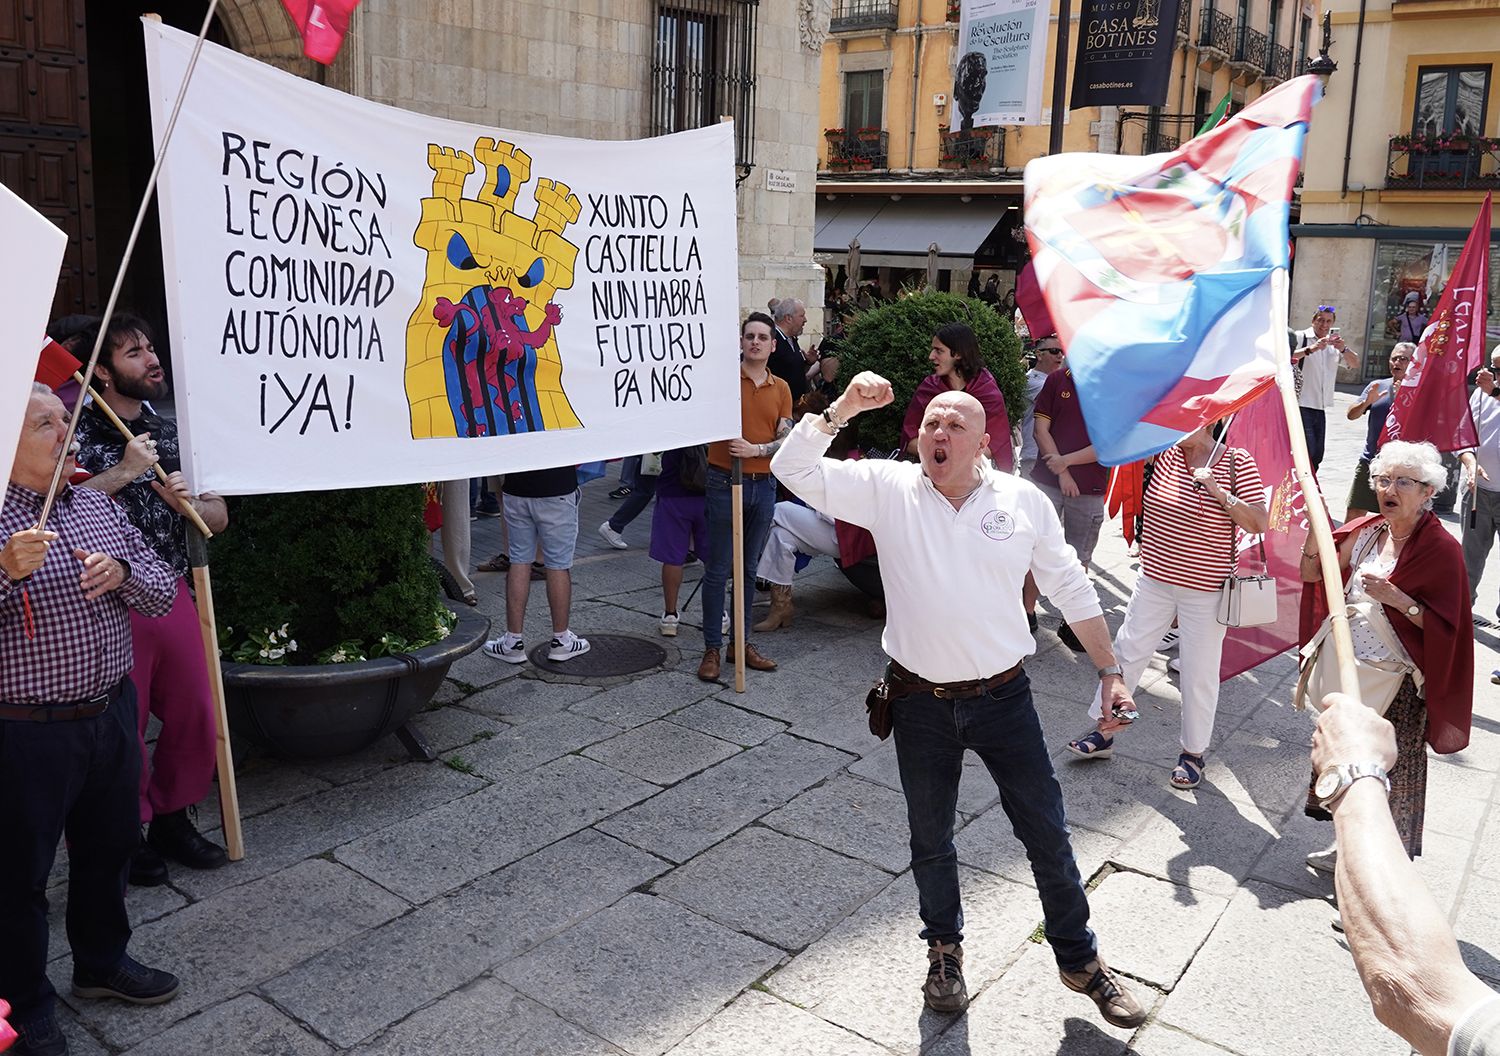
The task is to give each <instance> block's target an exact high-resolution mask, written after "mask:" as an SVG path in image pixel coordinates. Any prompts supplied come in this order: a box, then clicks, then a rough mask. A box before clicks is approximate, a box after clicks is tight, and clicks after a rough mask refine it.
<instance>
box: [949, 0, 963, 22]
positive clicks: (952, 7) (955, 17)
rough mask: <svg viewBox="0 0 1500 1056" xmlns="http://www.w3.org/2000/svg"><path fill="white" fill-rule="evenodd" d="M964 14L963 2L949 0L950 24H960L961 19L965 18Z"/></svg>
mask: <svg viewBox="0 0 1500 1056" xmlns="http://www.w3.org/2000/svg"><path fill="white" fill-rule="evenodd" d="M963 14H964V5H963V0H948V21H949V22H958V21H959V20H960V19H961V18H963Z"/></svg>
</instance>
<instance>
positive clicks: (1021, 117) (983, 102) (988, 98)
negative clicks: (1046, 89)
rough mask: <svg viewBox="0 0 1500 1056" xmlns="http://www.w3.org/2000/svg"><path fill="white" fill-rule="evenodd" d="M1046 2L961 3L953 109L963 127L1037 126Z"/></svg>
mask: <svg viewBox="0 0 1500 1056" xmlns="http://www.w3.org/2000/svg"><path fill="white" fill-rule="evenodd" d="M1051 25H1052V14H1051V5H1050V3H1049V2H1048V0H963V15H962V18H961V21H960V24H959V31H958V40H959V47H958V65H957V68H956V72H955V75H954V82H953V102H954V108H955V110H956V111H957V112H958V113H959V115H960V120H961V122H962V124H963V126H965V127H967V126H968V125H969V123H970V121H969V120H967V119H966V118H967V115H969V114H972V115H973V116H972V124H973V125H976V126H981V127H982V126H986V125H1035V124H1040V123H1041V121H1042V78H1043V75H1044V74H1045V73H1046V66H1047V36H1048V31H1049V30H1050V29H1051Z"/></svg>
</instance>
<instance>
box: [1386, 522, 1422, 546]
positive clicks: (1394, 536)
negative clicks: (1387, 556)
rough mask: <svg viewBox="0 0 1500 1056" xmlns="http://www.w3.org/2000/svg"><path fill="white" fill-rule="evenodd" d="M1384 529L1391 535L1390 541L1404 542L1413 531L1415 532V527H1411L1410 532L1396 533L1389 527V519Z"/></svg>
mask: <svg viewBox="0 0 1500 1056" xmlns="http://www.w3.org/2000/svg"><path fill="white" fill-rule="evenodd" d="M1385 530H1386V531H1387V532H1389V533H1390V535H1391V542H1393V543H1404V542H1406V541H1407V540H1408V539H1410V538H1411V537H1412V535H1413V533H1415V532H1416V529H1415V528H1413V529H1412V530H1411V531H1410V532H1407V533H1406V534H1405V535H1397V534H1396V530H1395V529H1394V528H1392V527H1391V525H1390V522H1389V521H1387V522H1386V525H1385Z"/></svg>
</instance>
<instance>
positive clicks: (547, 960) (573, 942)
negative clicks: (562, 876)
mask: <svg viewBox="0 0 1500 1056" xmlns="http://www.w3.org/2000/svg"><path fill="white" fill-rule="evenodd" d="M781 957H782V954H781V951H779V950H777V949H775V948H774V947H771V946H767V945H765V944H764V943H761V942H757V941H756V940H754V939H751V938H748V937H746V936H744V935H740V934H738V933H736V932H733V931H730V930H729V929H728V928H724V927H721V926H720V925H718V924H715V923H714V922H712V921H710V920H708V919H706V918H704V917H701V916H699V915H697V914H696V913H692V912H690V911H689V910H687V909H684V908H683V907H682V906H679V905H677V904H675V903H673V902H670V901H668V900H666V899H662V898H653V897H651V896H649V895H641V894H633V895H627V896H626V897H625V898H624V899H622V900H621V901H619V902H617V903H615V905H613V906H611V907H610V908H608V909H605V910H602V911H600V912H599V913H596V914H594V915H593V916H591V917H589V918H588V919H587V920H584V921H582V922H581V923H579V924H575V925H574V926H573V927H571V928H569V929H568V930H567V931H565V932H563V933H562V934H561V935H558V936H557V937H555V938H553V939H551V940H549V941H548V942H545V943H543V944H542V945H541V946H538V947H537V948H536V949H534V950H532V951H531V952H530V953H528V954H526V955H524V956H522V957H519V958H517V959H515V960H513V961H510V962H507V963H506V964H504V965H502V966H500V968H498V969H496V975H497V976H498V977H499V978H501V979H503V980H504V981H505V982H506V983H508V984H510V985H511V986H512V987H514V988H516V989H517V990H519V991H521V992H522V993H526V994H529V995H531V996H532V997H534V998H536V999H537V1000H544V1001H546V1003H547V1004H548V1006H549V1007H551V1008H553V1009H555V1010H557V1012H558V1013H560V1014H561V1015H563V1016H565V1017H566V1018H567V1019H569V1020H571V1021H572V1022H574V1023H578V1024H580V1025H581V1026H583V1027H584V1028H585V1029H587V1030H589V1031H590V1032H592V1033H594V1034H597V1035H598V1036H600V1037H602V1038H604V1039H606V1040H607V1041H609V1042H611V1043H612V1044H615V1045H618V1046H619V1047H620V1048H622V1049H625V1050H626V1051H627V1052H630V1053H634V1054H636V1056H657V1054H659V1053H663V1052H665V1051H666V1050H667V1049H669V1048H671V1047H672V1046H673V1045H675V1044H676V1043H677V1042H679V1041H681V1040H682V1039H683V1038H685V1037H686V1036H687V1035H688V1034H690V1033H692V1032H693V1031H694V1030H696V1029H697V1028H698V1027H699V1026H701V1025H702V1024H703V1023H704V1022H706V1021H707V1020H708V1019H709V1017H710V1016H712V1015H713V1014H714V1013H715V1012H716V1011H718V1010H719V1009H720V1008H722V1007H723V1006H724V1005H726V1004H728V1003H729V1002H730V1001H731V1000H733V999H734V997H735V996H736V995H737V994H738V993H739V992H740V991H741V990H743V989H744V988H745V987H747V986H749V985H750V984H751V983H752V982H754V981H755V980H756V979H758V978H759V977H760V976H761V975H763V974H764V973H765V972H766V971H768V970H769V969H770V968H772V967H773V966H775V965H776V964H777V963H778V962H779V961H780V960H781Z"/></svg>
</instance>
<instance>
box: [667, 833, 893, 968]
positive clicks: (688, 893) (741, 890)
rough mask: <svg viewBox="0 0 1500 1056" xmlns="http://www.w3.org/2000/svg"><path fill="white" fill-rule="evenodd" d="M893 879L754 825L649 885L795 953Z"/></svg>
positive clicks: (875, 869) (854, 860) (839, 856)
mask: <svg viewBox="0 0 1500 1056" xmlns="http://www.w3.org/2000/svg"><path fill="white" fill-rule="evenodd" d="M890 880H891V877H890V874H889V873H886V872H883V871H882V870H880V869H877V868H875V867H874V866H872V865H868V864H866V863H864V862H861V861H858V860H856V859H853V858H849V857H846V856H845V855H842V854H835V853H834V852H833V851H829V850H824V849H823V848H822V847H819V846H818V845H817V844H814V843H809V842H807V841H806V840H800V839H797V838H796V837H793V836H784V835H782V834H781V833H779V832H773V831H771V830H770V829H766V828H762V827H760V826H758V825H752V826H750V827H748V828H745V829H742V830H740V831H739V832H738V833H736V834H735V835H733V836H731V837H730V838H729V839H727V840H725V841H724V842H723V843H721V844H718V845H717V846H714V847H711V848H709V849H708V850H706V851H704V852H703V853H702V854H700V855H698V857H696V858H694V859H692V860H691V861H690V862H688V863H687V864H686V865H682V866H679V867H678V868H677V869H674V870H673V871H672V872H671V874H670V875H668V876H666V877H663V878H662V879H660V880H658V881H657V882H656V883H655V884H653V885H652V891H653V892H654V893H655V894H658V895H662V896H664V897H666V898H670V899H672V900H673V901H674V902H680V903H681V904H682V905H684V906H687V907H688V908H689V909H691V910H694V911H695V912H698V913H701V914H703V915H704V916H705V917H708V918H709V919H710V920H716V921H718V922H719V923H720V924H723V925H725V926H726V927H730V928H734V929H735V930H736V931H743V932H745V933H746V934H748V935H753V936H755V937H756V938H758V939H761V940H762V941H764V942H769V943H773V944H774V945H777V946H780V947H781V948H782V949H786V950H798V949H801V948H802V947H804V946H806V945H807V944H808V943H809V942H811V941H812V940H813V939H814V938H816V937H817V936H818V935H821V934H822V933H823V932H824V931H827V930H828V928H830V927H831V926H832V925H833V924H835V923H836V922H837V921H839V920H842V919H843V918H844V917H845V916H847V915H848V914H849V913H850V912H852V911H853V910H855V909H856V908H858V907H859V906H860V905H861V904H862V903H863V902H864V901H865V900H866V899H868V898H870V896H872V895H874V894H875V893H876V892H877V891H879V890H880V889H881V888H882V887H884V886H885V885H886V884H888V883H889V882H890Z"/></svg>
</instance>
